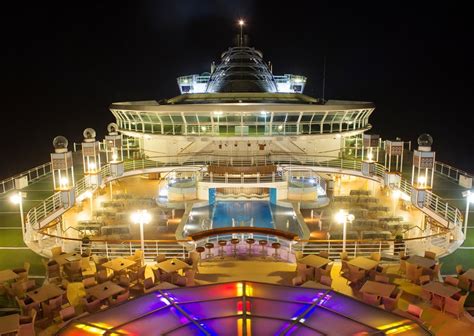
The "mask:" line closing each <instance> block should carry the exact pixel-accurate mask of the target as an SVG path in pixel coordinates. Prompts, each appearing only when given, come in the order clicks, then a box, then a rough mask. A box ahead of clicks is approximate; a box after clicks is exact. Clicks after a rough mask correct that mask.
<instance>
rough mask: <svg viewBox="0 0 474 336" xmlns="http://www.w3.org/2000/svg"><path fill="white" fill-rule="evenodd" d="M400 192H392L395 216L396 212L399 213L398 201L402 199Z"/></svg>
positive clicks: (396, 190)
mask: <svg viewBox="0 0 474 336" xmlns="http://www.w3.org/2000/svg"><path fill="white" fill-rule="evenodd" d="M400 196H401V194H400V190H398V189H395V190H392V200H393V211H392V212H393V215H394V216H395V211H397V204H398V200H399V199H400Z"/></svg>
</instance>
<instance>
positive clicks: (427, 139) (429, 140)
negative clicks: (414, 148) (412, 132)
mask: <svg viewBox="0 0 474 336" xmlns="http://www.w3.org/2000/svg"><path fill="white" fill-rule="evenodd" d="M417 141H418V146H423V147H431V145H432V144H433V137H432V136H431V135H429V134H428V133H423V134H422V135H420V136H419V137H418V140H417Z"/></svg>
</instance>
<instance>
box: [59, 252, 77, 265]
mask: <svg viewBox="0 0 474 336" xmlns="http://www.w3.org/2000/svg"><path fill="white" fill-rule="evenodd" d="M53 259H54V260H55V261H56V262H57V263H58V264H59V265H60V266H62V265H64V264H67V263H68V262H71V261H78V260H81V259H82V257H81V254H80V253H78V252H71V253H64V254H60V255H58V256H56V257H54V258H53Z"/></svg>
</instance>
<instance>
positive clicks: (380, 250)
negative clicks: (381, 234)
mask: <svg viewBox="0 0 474 336" xmlns="http://www.w3.org/2000/svg"><path fill="white" fill-rule="evenodd" d="M379 254H380V255H382V241H379Z"/></svg>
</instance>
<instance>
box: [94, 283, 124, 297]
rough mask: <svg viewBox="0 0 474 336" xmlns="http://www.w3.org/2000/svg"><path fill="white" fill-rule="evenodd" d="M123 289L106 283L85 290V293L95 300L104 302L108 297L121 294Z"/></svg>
mask: <svg viewBox="0 0 474 336" xmlns="http://www.w3.org/2000/svg"><path fill="white" fill-rule="evenodd" d="M123 290H124V289H123V287H120V286H119V285H117V284H115V283H113V282H112V281H106V282H104V283H101V284H99V285H97V286H94V287H90V288H87V289H86V293H87V294H89V295H92V296H93V297H95V298H96V299H99V300H105V299H108V298H109V297H111V296H113V295H116V294H119V293H120V292H123Z"/></svg>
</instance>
